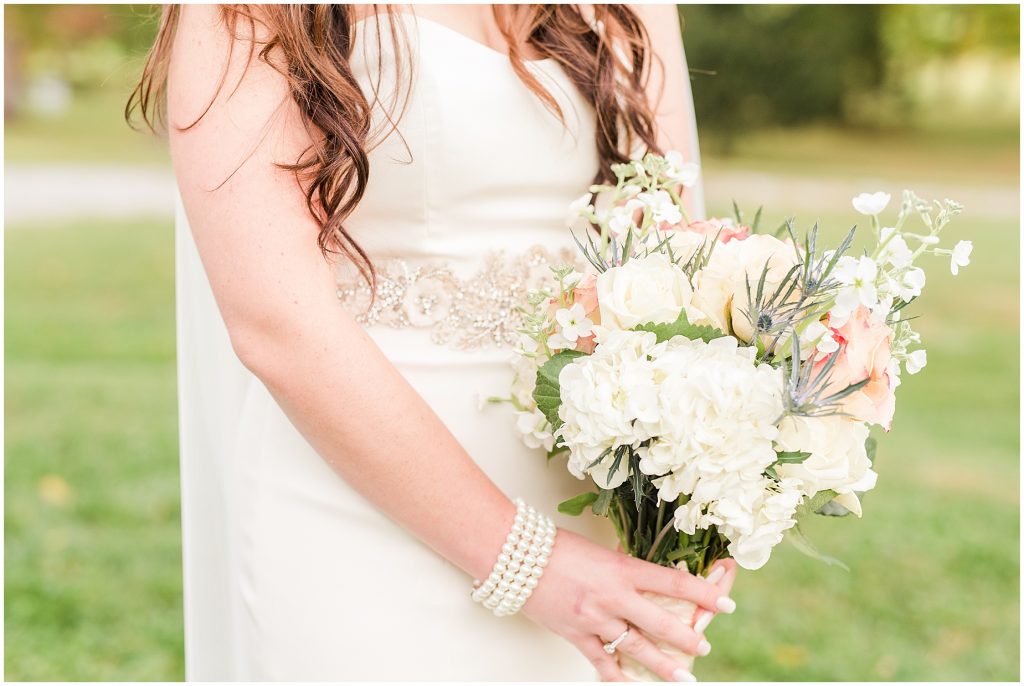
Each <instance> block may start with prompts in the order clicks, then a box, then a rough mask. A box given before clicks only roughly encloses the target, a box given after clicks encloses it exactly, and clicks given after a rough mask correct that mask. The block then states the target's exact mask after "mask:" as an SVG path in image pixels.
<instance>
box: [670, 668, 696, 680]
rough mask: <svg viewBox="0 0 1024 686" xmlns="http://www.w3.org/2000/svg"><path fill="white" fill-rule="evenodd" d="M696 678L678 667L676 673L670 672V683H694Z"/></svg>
mask: <svg viewBox="0 0 1024 686" xmlns="http://www.w3.org/2000/svg"><path fill="white" fill-rule="evenodd" d="M696 680H697V677H695V676H694V675H692V674H690V673H689V672H687V671H686V670H685V669H683V668H682V667H680V668H679V669H677V670H676V671H674V672H672V681H696Z"/></svg>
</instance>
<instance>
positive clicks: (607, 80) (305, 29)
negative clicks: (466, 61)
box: [125, 4, 658, 284]
mask: <svg viewBox="0 0 1024 686" xmlns="http://www.w3.org/2000/svg"><path fill="white" fill-rule="evenodd" d="M587 10H589V11H584V10H583V9H581V7H580V6H578V5H493V11H494V17H495V20H496V22H497V25H498V27H499V30H500V31H501V33H502V35H503V36H504V38H505V39H506V41H507V42H508V51H509V52H508V58H509V61H510V62H511V65H512V68H513V70H514V71H515V73H516V74H517V75H518V77H519V78H520V79H521V80H522V81H523V83H524V84H525V85H526V86H528V87H529V88H530V90H531V91H533V92H534V93H535V94H536V95H537V97H539V98H540V99H541V101H542V102H543V103H544V104H545V106H546V107H548V108H549V109H550V110H551V111H552V112H554V113H555V114H556V115H557V116H558V117H559V118H560V119H562V121H563V123H564V117H563V113H562V111H561V108H560V107H559V105H558V102H557V101H556V100H555V98H554V97H553V96H552V95H551V93H549V92H548V91H547V90H546V89H545V88H544V87H543V86H542V85H541V83H540V82H539V81H538V80H537V78H536V77H535V76H534V75H533V73H532V72H531V71H530V70H529V69H527V68H526V65H525V61H526V60H525V58H524V52H525V51H527V50H529V51H531V52H532V53H534V54H537V55H539V56H541V57H545V58H552V59H554V60H555V61H556V62H557V63H558V64H559V65H561V67H562V68H563V69H564V71H565V73H566V74H567V75H568V77H569V78H570V79H571V80H572V82H573V84H575V86H576V88H577V89H578V91H579V92H580V94H581V95H582V96H583V98H584V99H586V101H587V102H588V103H590V105H591V106H592V107H593V108H594V111H595V113H596V115H597V116H596V120H597V133H596V144H597V151H598V155H599V157H600V166H599V171H598V174H597V179H596V180H597V181H605V180H609V179H608V174H609V173H610V172H609V171H608V168H609V165H611V164H613V163H616V162H622V161H625V160H626V159H628V157H629V156H630V152H633V151H635V150H637V149H638V148H643V149H646V150H649V151H652V152H658V146H657V144H656V142H655V125H654V114H653V112H652V109H651V105H650V101H649V99H648V96H647V94H646V92H645V89H646V86H647V80H648V78H649V74H650V67H651V60H652V59H656V57H655V56H654V55H653V54H652V52H651V50H650V41H649V39H648V36H647V33H646V31H645V30H644V27H643V24H642V23H641V22H640V20H639V19H638V17H637V16H636V14H635V13H634V12H633V11H632V10H630V9H629V8H628V7H626V6H625V5H593V6H589V7H588V8H587ZM371 11H372V12H373V13H374V14H376V15H377V16H383V17H386V18H387V21H386V22H385V21H379V22H377V23H376V24H377V31H376V44H377V47H378V55H380V54H381V52H380V49H379V48H380V47H381V45H382V43H381V41H382V37H381V30H382V27H383V26H385V25H387V27H388V28H389V31H390V34H391V36H390V38H391V40H390V45H391V46H393V47H394V50H395V51H396V53H397V52H400V51H401V46H402V44H403V43H404V41H403V40H402V39H400V37H399V36H400V34H401V32H402V28H401V27H402V26H403V24H402V22H397V21H396V20H395V15H396V13H397V12H398V11H399V10H397V9H396V8H395V6H393V5H383V6H380V7H378V6H373V8H372V10H371ZM180 15H181V6H180V5H165V6H164V7H163V9H162V12H161V16H160V24H159V29H158V32H157V36H156V40H155V41H154V43H153V47H152V49H151V50H150V52H149V55H148V58H147V60H146V64H145V67H144V69H143V72H142V76H141V78H140V80H139V83H138V84H137V85H136V87H135V89H134V91H133V92H132V94H131V97H130V98H129V100H128V103H127V105H126V106H125V117H126V119H127V120H128V122H129V123H130V124H131V123H132V121H133V115H134V114H135V113H136V112H138V113H139V114H140V115H141V117H142V119H143V121H144V122H145V124H146V125H147V126H148V127H149V128H150V129H151V130H152V131H154V132H159V131H162V130H163V129H164V127H165V126H166V125H167V124H168V122H167V113H166V88H167V74H168V65H169V62H170V59H171V46H172V44H173V42H174V34H175V31H176V29H177V26H178V23H179V19H180ZM221 19H222V21H223V22H224V24H225V26H226V27H227V29H228V30H229V31H230V32H231V33H232V34H233V35H234V36H235V37H236V39H237V38H241V39H243V40H244V41H245V44H248V48H249V52H248V58H247V59H248V61H247V62H246V64H247V65H248V64H249V63H251V60H252V58H253V56H254V55H256V56H257V58H258V59H260V60H263V61H265V62H266V63H267V64H269V65H271V66H272V67H273V68H275V69H276V70H277V71H278V72H280V73H281V74H282V75H284V76H285V77H286V78H287V80H288V85H289V88H290V92H291V96H292V97H293V98H294V100H295V102H296V103H297V104H298V106H299V110H300V112H301V114H302V120H303V122H304V125H305V127H306V130H307V132H308V133H309V134H310V138H311V140H312V143H311V145H310V146H309V147H308V148H307V149H306V150H305V151H304V152H303V153H302V155H300V157H299V159H297V160H295V161H294V162H285V163H279V166H280V167H281V168H283V169H287V170H290V171H293V172H295V174H296V178H297V180H298V182H299V183H300V185H301V187H302V188H303V190H304V192H305V195H306V204H307V207H308V208H309V212H310V214H311V215H312V216H313V217H314V218H315V219H316V221H317V223H318V224H319V226H320V231H319V235H318V237H317V242H318V245H319V246H320V250H321V251H322V252H323V253H324V255H325V256H329V255H330V254H332V253H333V254H338V253H340V254H342V255H343V256H345V257H347V258H348V259H350V260H351V261H352V262H353V263H354V264H355V265H356V266H357V267H358V269H359V271H360V272H361V273H362V274H363V276H364V277H365V278H366V279H367V281H369V282H370V283H371V284H373V283H374V281H375V274H374V270H373V264H372V262H371V261H370V258H369V256H368V255H367V254H366V253H365V252H364V251H363V249H362V248H361V247H360V246H359V244H358V243H357V242H356V241H355V240H354V239H353V238H352V236H351V235H350V234H349V233H348V232H347V231H346V229H345V226H344V222H345V219H346V217H348V215H349V214H350V213H351V212H352V210H353V209H354V208H355V207H356V205H357V204H358V203H359V201H360V199H361V198H362V196H363V192H364V191H365V190H366V184H367V181H368V179H369V174H370V165H369V159H368V151H369V150H370V149H372V146H373V145H374V144H375V143H377V142H379V140H380V138H379V137H378V134H380V133H383V134H384V135H386V133H387V132H372V131H371V114H372V112H373V111H374V108H375V107H382V108H383V107H384V105H383V100H382V98H381V97H380V95H379V93H378V91H377V89H376V87H373V88H371V90H372V93H371V97H368V95H367V94H366V93H364V92H363V90H362V89H361V88H360V86H359V83H358V82H357V80H356V78H355V76H354V74H353V73H352V70H351V69H350V68H349V58H350V57H351V55H352V51H353V47H354V45H355V42H356V31H357V29H358V27H359V22H358V20H357V16H356V13H355V8H354V6H352V5H332V4H317V5H259V6H248V5H222V6H221ZM257 23H258V24H260V26H261V32H260V36H261V37H260V38H259V39H257V31H256V25H257ZM239 26H242V27H244V28H245V29H246V33H245V34H243V35H239V32H238V27H239ZM257 50H258V52H257ZM404 62H405V60H404V59H403V58H402V56H401V55H396V56H395V59H394V60H393V64H394V65H395V66H394V69H395V72H396V73H395V77H396V79H395V82H396V83H401V82H402V77H403V76H404V77H405V79H406V80H408V74H405V73H404V72H405V71H408V73H411V70H412V68H413V66H414V65H411V64H410V65H408V66H405V65H404ZM382 64H383V60H382V59H380V60H379V61H378V67H381V68H382ZM226 75H227V67H225V72H224V74H223V75H222V76H221V81H220V86H219V88H223V87H224V85H225V80H226ZM376 83H377V85H379V83H380V79H379V77H378V79H377V82H376ZM218 92H219V90H218ZM214 99H216V94H215V95H214V98H213V99H211V102H210V104H209V105H208V106H207V108H206V110H204V112H203V113H201V114H200V115H199V116H198V117H197V118H196V119H195V121H193V122H191V123H189V124H187V125H184V126H179V127H177V128H178V129H179V130H187V129H190V128H192V127H193V126H195V125H196V124H198V123H199V121H200V120H201V119H202V118H203V116H205V114H206V112H207V111H209V109H210V107H211V106H212V104H213V100H214ZM395 102H397V100H396V101H395ZM395 102H393V103H392V106H391V107H390V108H387V109H388V110H389V111H387V112H386V117H385V118H386V120H387V121H388V122H389V123H390V129H391V130H393V129H394V127H395V126H396V125H397V122H398V120H399V119H400V118H401V112H400V111H399V112H395V111H394V110H395V109H396V107H395Z"/></svg>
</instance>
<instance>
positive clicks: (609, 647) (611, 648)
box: [604, 626, 629, 655]
mask: <svg viewBox="0 0 1024 686" xmlns="http://www.w3.org/2000/svg"><path fill="white" fill-rule="evenodd" d="M626 636H629V627H628V626H627V627H626V630H625V631H623V632H622V633H621V634H619V637H618V638H616V639H615V640H614V641H612V642H611V643H605V644H604V652H606V653H608V654H609V655H613V654H614V653H615V649H616V648H618V647H619V644H620V643H622V642H623V641H625V640H626Z"/></svg>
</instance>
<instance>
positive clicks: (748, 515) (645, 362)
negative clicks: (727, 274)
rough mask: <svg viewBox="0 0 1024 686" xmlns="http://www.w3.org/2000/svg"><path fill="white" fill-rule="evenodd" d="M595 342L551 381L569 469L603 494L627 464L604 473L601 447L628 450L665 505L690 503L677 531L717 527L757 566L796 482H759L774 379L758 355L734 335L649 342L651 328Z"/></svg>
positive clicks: (784, 523) (787, 516)
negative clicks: (680, 501)
mask: <svg viewBox="0 0 1024 686" xmlns="http://www.w3.org/2000/svg"><path fill="white" fill-rule="evenodd" d="M599 335H600V339H599V341H598V342H599V345H598V346H597V350H596V351H595V353H594V354H593V355H591V356H590V357H585V358H581V359H579V360H576V361H574V362H573V363H571V364H569V365H567V366H566V367H565V368H564V369H563V370H562V373H561V375H560V376H559V385H560V386H561V395H562V404H561V407H560V408H559V417H560V418H561V419H562V421H563V422H564V424H563V426H562V427H561V428H560V429H559V433H560V435H561V436H562V439H563V441H564V442H565V444H566V446H567V447H568V448H569V450H570V456H569V469H570V470H571V471H572V472H573V474H575V475H576V476H578V477H581V478H582V477H583V476H585V475H587V474H589V475H590V476H591V477H592V478H593V479H594V481H595V482H596V483H597V484H598V485H599V486H601V487H603V488H612V487H615V486H618V485H620V484H621V483H622V482H623V481H624V480H625V479H626V476H627V471H628V470H627V464H626V461H625V460H622V461H620V463H619V465H618V467H617V469H616V471H615V472H614V473H609V470H610V469H611V466H612V465H613V464H614V458H613V455H612V454H609V453H608V451H609V450H611V451H612V452H614V450H615V449H616V448H618V447H619V446H623V445H629V446H631V447H632V448H633V449H634V450H635V451H636V452H637V453H638V454H639V456H640V462H639V465H640V470H641V471H643V472H644V473H645V474H648V475H650V476H652V477H654V479H653V482H654V484H655V486H656V487H657V488H658V493H659V496H660V497H661V498H662V499H664V500H668V501H674V500H676V499H677V498H679V496H680V495H685V496H687V497H688V502H687V503H686V504H685V505H682V506H681V507H679V508H678V510H677V512H676V515H675V526H676V528H677V529H679V530H681V531H686V532H687V533H691V534H692V533H694V531H696V530H697V529H706V528H708V527H710V526H717V527H719V530H720V531H721V532H722V533H723V534H724V535H725V536H726V537H728V538H729V540H730V542H731V544H732V547H730V551H731V552H732V553H733V555H734V556H735V557H736V558H737V561H738V562H739V563H740V564H741V565H743V566H745V567H750V568H755V567H758V566H760V565H762V564H764V561H765V560H767V557H768V555H769V554H770V551H771V548H772V547H773V546H774V545H776V544H777V543H778V541H779V540H781V538H782V532H784V531H785V530H786V529H788V528H789V527H790V526H792V525H793V514H794V513H795V511H796V507H797V505H798V504H799V502H800V500H801V498H802V497H803V493H802V492H801V491H800V490H799V488H798V487H797V486H798V484H799V482H796V481H795V480H786V481H784V482H783V484H778V483H776V482H775V481H773V480H772V479H769V478H767V477H765V475H764V473H765V470H766V469H767V468H768V467H769V466H770V465H772V464H773V463H774V462H775V460H776V453H775V448H774V444H775V439H776V438H777V435H778V429H777V427H776V422H777V421H778V420H779V418H780V416H782V413H783V399H782V392H783V383H782V373H781V372H780V371H779V370H778V369H775V368H773V367H771V366H770V365H767V364H756V363H755V362H754V356H755V350H754V349H753V348H750V347H744V346H740V345H739V344H738V342H737V341H736V339H735V338H732V337H722V338H718V339H715V340H713V341H711V342H710V343H705V342H704V341H700V340H696V341H691V340H688V339H686V338H683V337H676V338H673V339H671V340H669V341H667V342H664V343H657V339H656V337H655V336H654V334H652V333H649V332H635V331H618V330H602V331H601V332H600V334H599ZM602 455H605V457H604V458H603V459H601V461H600V462H599V463H598V464H597V465H594V466H591V465H593V463H594V462H595V461H597V460H598V459H599V458H601V456H602ZM733 547H734V548H735V550H733Z"/></svg>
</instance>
